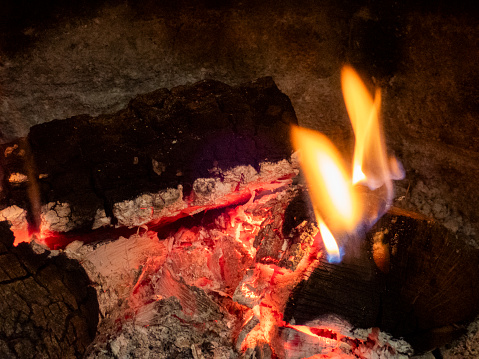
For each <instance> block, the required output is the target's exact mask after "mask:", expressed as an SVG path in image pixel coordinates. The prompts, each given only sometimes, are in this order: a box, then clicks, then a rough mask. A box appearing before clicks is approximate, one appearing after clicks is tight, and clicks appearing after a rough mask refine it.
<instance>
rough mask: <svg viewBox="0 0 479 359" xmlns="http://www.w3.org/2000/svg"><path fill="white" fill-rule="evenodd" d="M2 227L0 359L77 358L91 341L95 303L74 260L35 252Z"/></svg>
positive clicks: (93, 335) (95, 319)
mask: <svg viewBox="0 0 479 359" xmlns="http://www.w3.org/2000/svg"><path fill="white" fill-rule="evenodd" d="M13 239H14V238H13V235H12V233H11V232H10V230H9V228H8V224H7V223H6V222H0V357H2V358H59V359H60V358H80V357H82V355H83V353H84V352H85V350H86V348H87V347H88V345H89V344H90V343H91V342H92V340H93V338H94V337H95V333H96V328H97V324H98V315H99V311H98V301H97V297H96V293H95V291H94V289H93V288H91V287H90V286H89V285H90V282H89V279H88V277H87V275H86V273H85V271H84V269H83V268H82V267H81V266H80V264H79V263H78V262H77V261H74V260H71V259H68V258H67V257H66V256H65V255H64V254H60V255H57V256H50V254H51V253H50V252H48V251H44V252H43V253H41V254H39V253H35V252H34V251H33V250H32V247H31V246H29V245H27V244H26V243H23V244H21V245H19V246H17V247H13Z"/></svg>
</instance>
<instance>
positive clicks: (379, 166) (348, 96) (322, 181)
mask: <svg viewBox="0 0 479 359" xmlns="http://www.w3.org/2000/svg"><path fill="white" fill-rule="evenodd" d="M341 84H342V89H343V95H344V101H345V103H346V108H347V111H348V114H349V117H350V119H351V124H352V127H353V131H354V135H355V148H354V156H353V163H352V174H350V173H349V172H348V171H346V169H345V165H344V163H343V160H342V157H341V155H340V154H339V151H338V150H337V149H336V147H335V146H334V144H333V143H332V142H331V141H330V140H329V139H328V138H327V137H326V136H324V135H323V134H321V133H319V132H316V131H313V130H310V129H306V128H301V127H298V126H293V127H292V130H291V135H292V143H293V147H294V148H295V149H296V150H299V151H300V154H301V167H302V169H303V172H304V177H305V178H306V182H307V184H308V188H309V192H310V196H311V201H312V203H313V207H314V212H315V215H316V220H317V222H318V226H319V229H320V233H321V236H322V239H323V242H324V245H325V248H326V250H327V252H328V260H329V261H330V262H337V261H339V260H340V248H339V246H338V245H337V243H336V240H335V236H344V235H346V234H349V235H350V234H354V232H355V231H356V230H357V229H358V228H359V226H360V225H366V226H370V225H371V224H373V223H374V222H375V221H376V220H377V218H379V216H381V215H382V214H383V213H384V212H385V211H386V210H387V208H388V207H389V205H390V204H391V201H392V198H393V185H392V180H393V179H400V178H403V176H404V171H403V169H402V167H401V164H400V163H399V161H398V160H396V158H394V157H388V155H387V151H386V146H385V141H384V136H383V133H382V128H381V124H380V121H379V112H380V111H379V110H380V104H381V93H380V91H379V90H376V93H375V97H374V99H373V97H372V96H371V95H370V93H369V91H368V90H367V88H366V86H365V85H364V83H363V82H362V81H361V79H360V77H359V75H358V74H357V73H356V72H355V71H354V70H353V69H352V68H351V67H349V66H345V67H344V68H343V70H342V72H341ZM358 185H365V186H367V187H368V188H369V190H370V191H374V190H378V189H381V190H380V191H377V192H378V193H379V196H378V194H377V193H376V194H375V196H376V199H375V201H374V202H375V203H374V205H371V203H365V202H364V199H362V198H363V197H364V196H363V197H361V196H360V195H359V194H360V191H359V188H358ZM368 202H370V201H368ZM366 207H367V208H366ZM371 207H372V208H371Z"/></svg>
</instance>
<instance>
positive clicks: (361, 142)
mask: <svg viewBox="0 0 479 359" xmlns="http://www.w3.org/2000/svg"><path fill="white" fill-rule="evenodd" d="M341 85H342V90H343V96H344V102H345V104H346V109H347V111H348V115H349V118H350V120H351V125H352V127H353V131H354V135H355V138H356V142H355V148H354V157H353V178H352V180H353V183H361V184H364V185H366V186H368V187H369V189H371V190H375V189H378V188H380V187H381V186H385V187H386V198H385V202H386V203H387V204H388V205H389V204H390V203H391V200H392V197H393V186H392V180H393V179H402V178H403V177H404V171H403V169H402V166H401V164H400V163H399V162H398V161H397V160H396V158H394V157H389V158H388V155H387V151H386V145H385V141H384V136H383V132H382V128H381V123H380V121H379V110H380V106H381V91H380V90H379V89H376V92H375V97H374V99H373V98H372V97H371V95H370V93H369V91H368V90H367V88H366V86H365V85H364V83H363V82H362V81H361V78H360V77H359V75H358V74H357V73H356V72H355V71H354V70H353V68H351V67H350V66H345V67H344V68H343V69H342V71H341ZM380 214H382V213H378V215H380Z"/></svg>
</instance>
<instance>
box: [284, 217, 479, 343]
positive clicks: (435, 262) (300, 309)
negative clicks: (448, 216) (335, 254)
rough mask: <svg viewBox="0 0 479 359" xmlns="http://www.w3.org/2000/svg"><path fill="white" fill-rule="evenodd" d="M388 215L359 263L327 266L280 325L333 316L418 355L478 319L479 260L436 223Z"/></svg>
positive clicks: (352, 259) (351, 259)
mask: <svg viewBox="0 0 479 359" xmlns="http://www.w3.org/2000/svg"><path fill="white" fill-rule="evenodd" d="M404 214H405V213H403V215H392V214H387V215H385V216H384V217H383V218H382V219H380V220H379V222H378V223H377V224H376V225H375V226H374V228H373V229H372V230H371V231H369V232H368V235H367V241H364V242H363V244H362V246H361V249H360V251H359V253H358V254H357V255H355V256H354V255H349V256H348V254H346V257H345V258H344V260H343V262H342V263H340V264H330V263H328V262H327V261H326V260H324V259H323V260H322V263H321V264H320V265H319V266H318V267H317V268H316V269H315V270H314V272H313V273H312V275H311V276H310V278H309V279H308V280H307V281H305V282H303V283H302V284H301V285H299V286H298V288H297V289H296V291H295V293H294V295H293V298H292V299H291V300H290V303H289V304H288V307H287V309H286V318H287V320H291V318H294V319H295V322H296V323H297V324H302V323H305V322H307V321H310V320H311V319H312V318H319V317H322V316H325V315H328V314H336V315H339V316H340V317H342V318H345V319H346V320H348V321H350V322H351V324H352V325H354V326H356V327H359V328H368V327H379V328H380V329H381V330H383V331H386V332H389V333H391V334H392V335H393V336H395V337H404V338H405V339H406V340H407V341H408V342H409V343H411V344H412V345H413V346H414V347H415V350H416V351H424V350H429V349H431V348H434V347H438V346H440V345H443V344H445V343H446V342H450V341H451V340H452V339H453V338H454V337H457V336H458V335H460V334H462V333H463V332H464V330H465V327H464V325H463V324H466V323H468V321H471V320H473V319H474V317H475V316H476V315H477V314H478V313H479V277H478V276H477V270H478V268H479V252H478V250H477V249H476V248H473V247H471V246H470V245H467V244H466V242H465V241H464V240H463V239H461V238H457V236H456V235H454V234H452V233H451V232H449V231H448V230H447V229H445V228H444V227H442V226H441V225H438V224H437V223H434V222H431V221H427V220H424V219H419V218H418V217H417V216H414V217H415V218H413V216H406V215H404Z"/></svg>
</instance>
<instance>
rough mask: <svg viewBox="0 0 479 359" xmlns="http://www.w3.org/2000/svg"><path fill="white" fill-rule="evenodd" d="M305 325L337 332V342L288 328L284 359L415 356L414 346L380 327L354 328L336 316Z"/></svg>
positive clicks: (284, 336)
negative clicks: (318, 356)
mask: <svg viewBox="0 0 479 359" xmlns="http://www.w3.org/2000/svg"><path fill="white" fill-rule="evenodd" d="M305 325H306V326H308V327H312V328H317V329H323V330H326V331H334V333H336V334H337V338H338V339H332V338H327V337H321V336H319V337H318V336H311V335H307V334H304V333H301V332H299V331H297V330H295V329H293V328H286V329H285V330H283V333H282V337H283V339H284V341H285V343H287V345H285V348H286V350H285V359H302V358H306V357H313V356H314V357H316V355H320V356H321V358H324V359H326V358H341V359H347V358H350V359H407V358H409V357H410V356H411V355H412V354H413V349H412V347H411V345H410V344H409V343H407V342H406V341H404V340H403V339H397V338H393V337H392V336H390V335H389V334H387V333H384V332H381V331H380V330H379V329H377V328H369V329H359V328H353V327H352V325H350V324H349V323H348V322H347V321H345V320H343V319H341V318H339V317H337V316H333V315H328V316H325V317H323V318H320V319H316V320H313V321H310V322H308V323H305ZM340 338H341V339H340ZM351 341H355V342H356V343H357V342H358V341H359V345H357V347H356V345H354V346H352V345H350V344H349V343H348V342H351Z"/></svg>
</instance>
